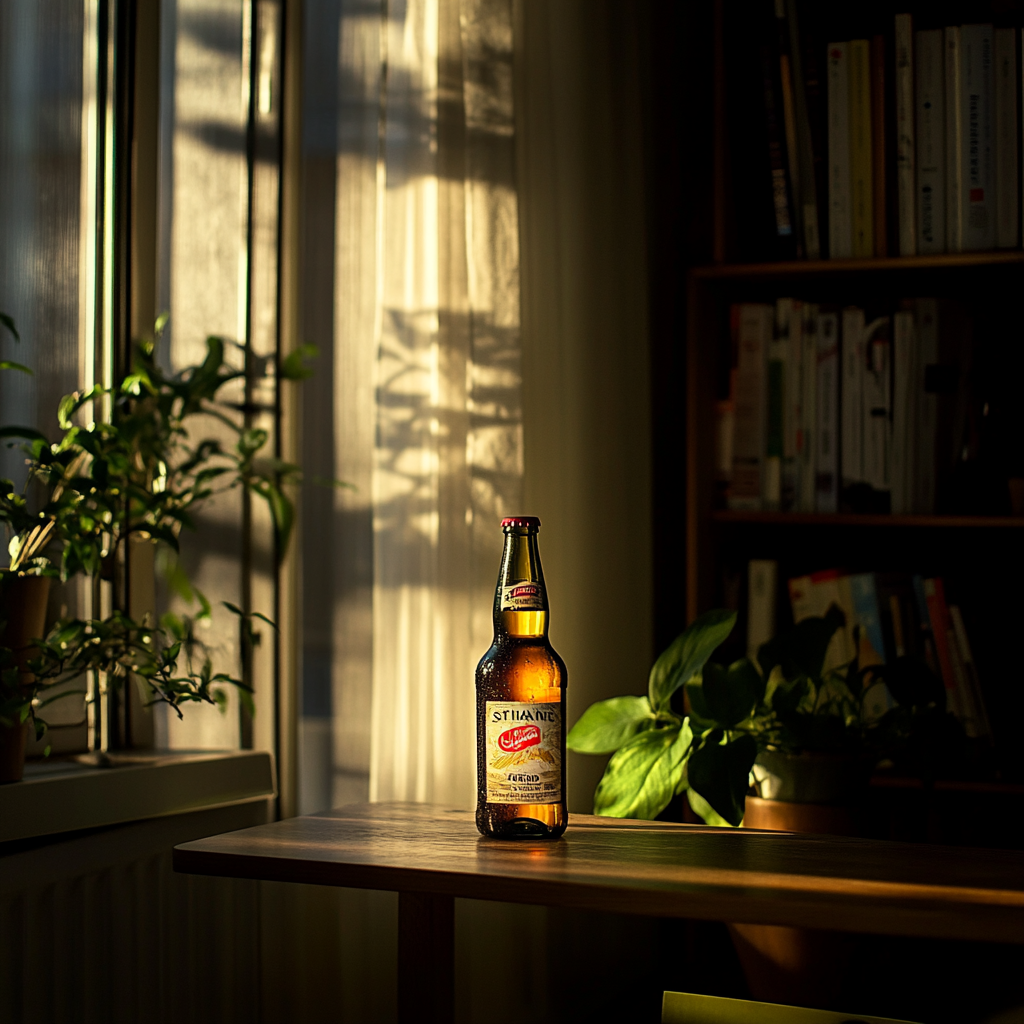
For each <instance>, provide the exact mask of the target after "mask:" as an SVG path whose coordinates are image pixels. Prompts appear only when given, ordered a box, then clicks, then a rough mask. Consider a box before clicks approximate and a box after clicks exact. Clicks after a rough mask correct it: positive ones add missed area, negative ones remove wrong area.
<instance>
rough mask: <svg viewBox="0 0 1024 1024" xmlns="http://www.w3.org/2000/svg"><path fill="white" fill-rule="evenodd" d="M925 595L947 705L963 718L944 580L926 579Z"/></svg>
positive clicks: (958, 716)
mask: <svg viewBox="0 0 1024 1024" xmlns="http://www.w3.org/2000/svg"><path fill="white" fill-rule="evenodd" d="M924 596H925V600H926V601H927V602H928V618H929V619H930V620H931V624H932V640H933V641H934V643H935V653H936V655H937V657H938V659H939V672H940V673H941V675H942V682H943V684H944V685H945V687H946V706H947V707H948V709H949V710H950V711H952V712H953V714H954V715H956V717H957V718H963V712H964V709H963V708H962V707H961V706H960V692H959V690H958V689H957V685H956V675H955V673H954V671H953V653H952V651H950V649H949V630H950V628H951V625H952V623H951V621H950V618H949V609H948V608H947V607H946V592H945V588H944V587H943V585H942V580H941V579H933V580H925V581H924Z"/></svg>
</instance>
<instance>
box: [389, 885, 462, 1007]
mask: <svg viewBox="0 0 1024 1024" xmlns="http://www.w3.org/2000/svg"><path fill="white" fill-rule="evenodd" d="M454 1019H455V898H454V897H453V896H431V895H426V894H424V893H418V892H400V893H399V894H398V1020H399V1024H412V1022H414V1021H415V1022H417V1024H419V1022H423V1024H452V1021H453V1020H454Z"/></svg>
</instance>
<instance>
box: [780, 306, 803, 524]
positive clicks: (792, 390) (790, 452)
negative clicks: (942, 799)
mask: <svg viewBox="0 0 1024 1024" xmlns="http://www.w3.org/2000/svg"><path fill="white" fill-rule="evenodd" d="M803 328H804V304H803V303H802V302H793V301H792V300H791V302H790V310H789V332H788V347H787V351H786V378H785V381H784V382H783V387H784V394H783V398H784V400H785V402H784V406H783V413H784V420H783V430H784V433H783V443H782V506H781V507H782V508H783V509H786V510H791V509H795V508H796V507H797V506H798V503H799V500H800V442H801V430H800V425H801V423H802V420H803V412H802V408H801V407H802V404H803V389H802V388H801V386H800V378H801V376H802V375H803V356H804V351H803V349H804V330H803Z"/></svg>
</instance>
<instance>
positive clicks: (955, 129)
mask: <svg viewBox="0 0 1024 1024" xmlns="http://www.w3.org/2000/svg"><path fill="white" fill-rule="evenodd" d="M945 43H946V58H945V79H946V252H962V251H963V246H964V238H963V217H962V213H963V210H962V203H961V201H960V197H961V193H962V192H963V165H962V164H961V161H960V152H961V150H962V148H963V124H962V121H961V118H960V112H961V107H960V28H959V26H957V25H951V26H949V27H948V28H947V29H946V31H945Z"/></svg>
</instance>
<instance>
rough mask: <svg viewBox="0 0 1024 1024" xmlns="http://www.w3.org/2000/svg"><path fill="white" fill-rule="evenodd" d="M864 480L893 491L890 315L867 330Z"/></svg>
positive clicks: (883, 489)
mask: <svg viewBox="0 0 1024 1024" xmlns="http://www.w3.org/2000/svg"><path fill="white" fill-rule="evenodd" d="M864 336H865V343H864V359H865V365H864V378H863V380H864V384H863V393H862V397H863V403H864V411H863V413H862V416H863V420H862V422H863V424H864V426H863V430H864V454H863V456H862V458H863V460H864V477H863V479H864V481H865V482H866V483H868V484H869V485H870V486H871V487H872V488H873V489H874V490H876V491H888V490H889V478H890V468H889V463H890V457H891V453H890V448H891V429H892V421H891V419H890V410H891V400H892V399H891V394H892V393H891V376H892V371H891V362H890V360H891V355H892V351H891V350H892V346H891V344H890V341H889V318H888V317H880V318H879V319H878V320H874V321H872V322H871V324H870V325H869V326H868V327H867V328H866V329H865V331H864Z"/></svg>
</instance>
